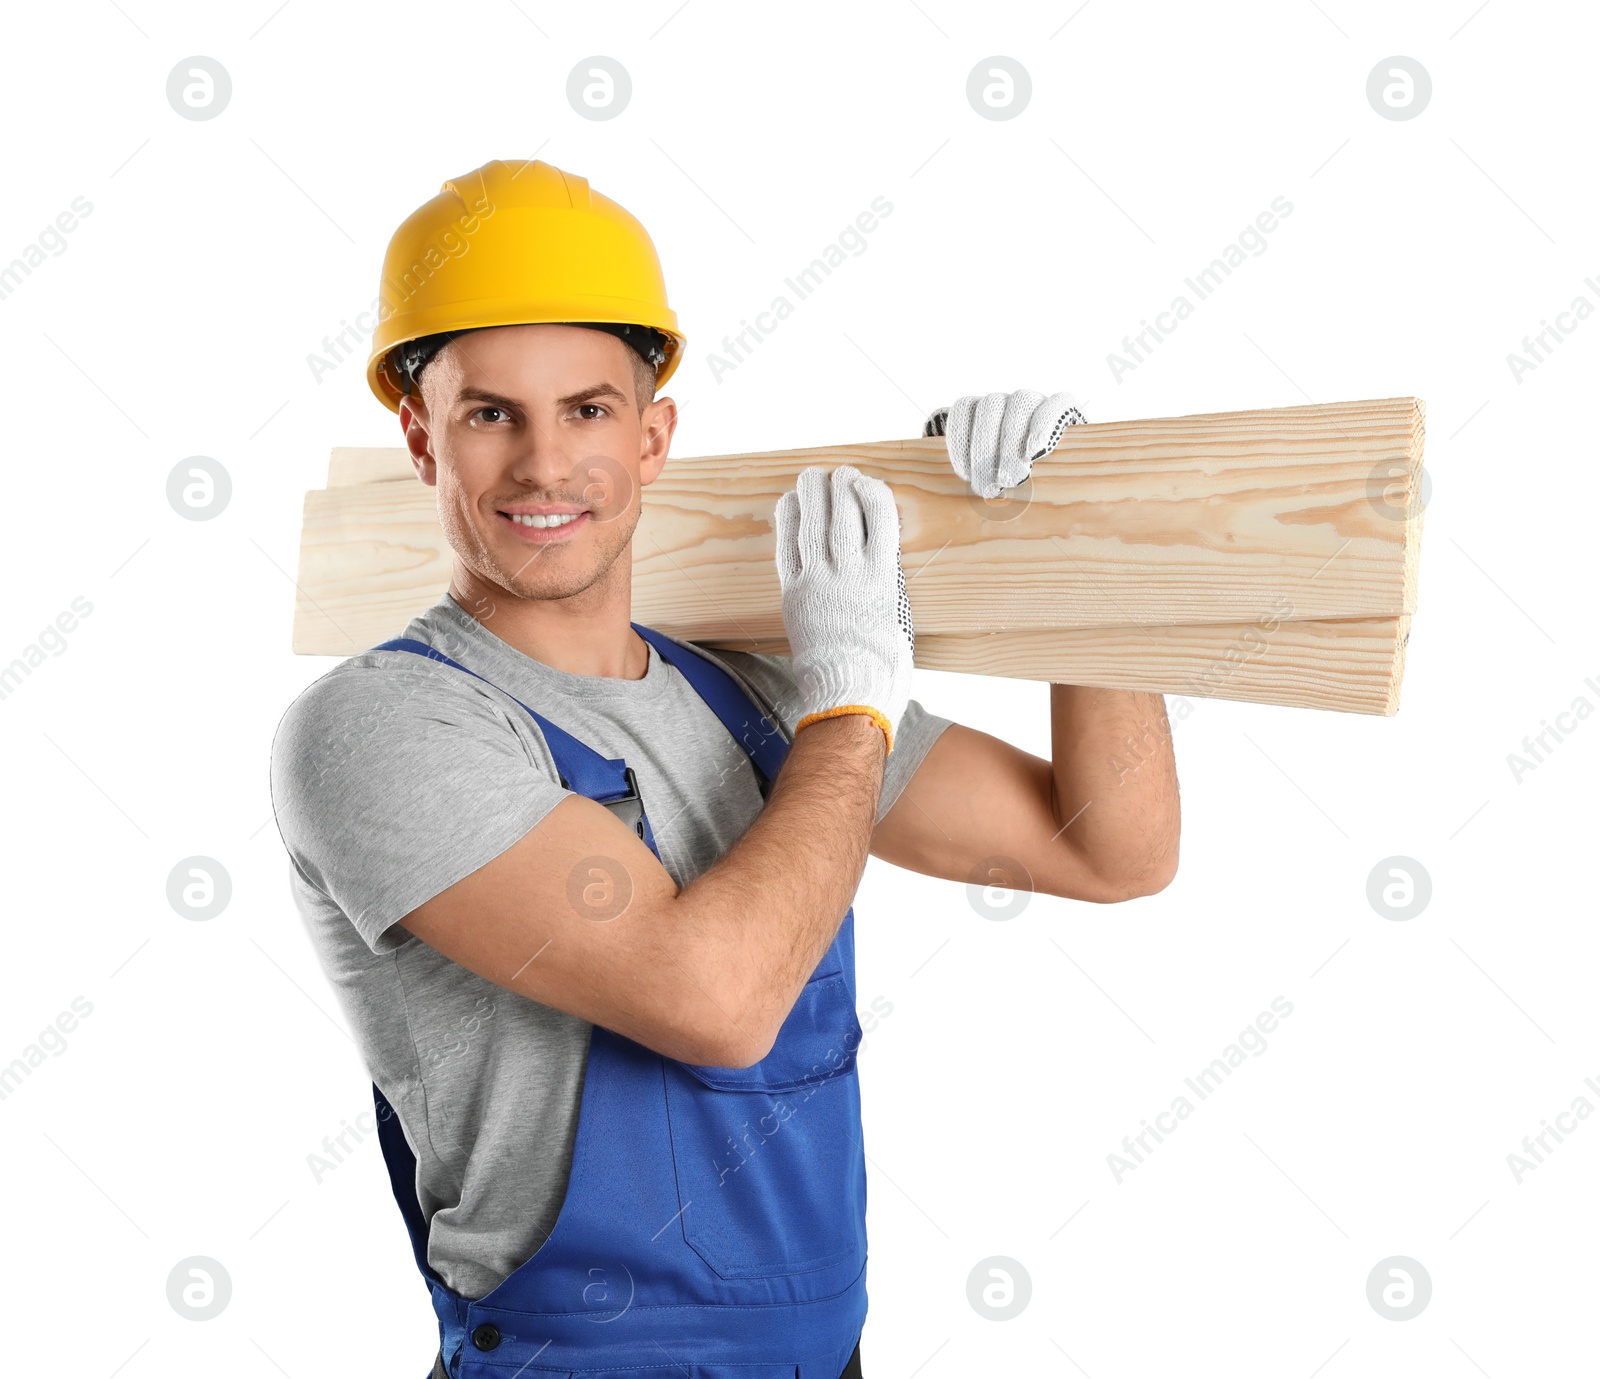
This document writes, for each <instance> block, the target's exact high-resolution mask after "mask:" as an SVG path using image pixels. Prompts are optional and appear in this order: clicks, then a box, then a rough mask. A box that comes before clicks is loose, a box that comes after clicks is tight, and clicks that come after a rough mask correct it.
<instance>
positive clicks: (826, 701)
mask: <svg viewBox="0 0 1600 1379" xmlns="http://www.w3.org/2000/svg"><path fill="white" fill-rule="evenodd" d="M773 524H774V526H775V527H776V528H777V533H778V549H777V562H778V583H779V585H780V586H781V587H782V590H783V625H784V629H785V630H786V631H787V632H788V634H789V650H790V652H791V653H792V656H793V665H794V677H795V683H796V685H797V686H798V687H799V690H800V697H801V708H802V713H801V718H800V722H799V725H798V726H799V727H800V728H805V727H808V726H809V725H810V724H812V723H815V722H818V721H819V720H821V719H824V718H833V717H835V716H837V715H839V714H844V713H864V714H866V715H868V716H869V717H870V718H871V719H872V720H873V721H874V722H875V723H877V725H878V726H879V727H880V728H882V729H883V735H884V738H885V739H886V742H887V749H888V750H889V751H891V752H892V751H893V750H894V734H895V729H896V728H898V727H899V724H900V717H901V715H902V714H903V713H905V709H906V703H907V701H908V700H909V699H910V697H911V655H912V647H913V634H912V630H911V604H910V601H909V600H908V599H907V598H906V581H905V575H904V574H903V573H902V572H901V569H900V514H899V513H898V512H897V511H896V510H895V505H894V495H893V494H892V493H891V492H890V491H889V486H888V485H887V484H886V483H884V482H883V481H882V480H881V479H869V478H868V477H867V476H866V475H865V474H863V473H861V471H860V470H858V469H856V468H855V467H854V466H853V465H847V464H845V465H840V466H839V467H838V468H837V469H835V470H834V471H833V473H832V475H831V476H830V475H829V473H828V471H827V470H826V469H824V468H822V467H821V466H820V465H813V466H812V467H811V468H810V469H805V470H802V471H801V473H800V476H799V478H798V479H797V480H796V484H795V487H794V488H793V489H791V490H790V491H789V492H788V493H785V494H784V495H783V497H781V498H780V499H778V507H777V511H776V513H775V514H774V518H773Z"/></svg>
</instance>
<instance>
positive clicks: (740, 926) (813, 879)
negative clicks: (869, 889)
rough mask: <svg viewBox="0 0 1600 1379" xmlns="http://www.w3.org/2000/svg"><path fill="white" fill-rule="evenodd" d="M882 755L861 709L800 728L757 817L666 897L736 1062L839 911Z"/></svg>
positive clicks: (767, 1040) (855, 870) (751, 1055)
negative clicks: (713, 997)
mask: <svg viewBox="0 0 1600 1379" xmlns="http://www.w3.org/2000/svg"><path fill="white" fill-rule="evenodd" d="M883 761H884V737H883V733H882V732H881V731H880V730H879V728H878V727H877V726H876V724H874V723H873V721H872V720H871V719H870V718H868V717H866V716H865V715H862V714H853V713H852V714H845V715H841V716H840V717H838V718H830V719H825V720H824V721H822V722H820V723H814V724H812V725H810V726H809V727H807V728H806V729H805V730H804V731H803V732H801V733H800V734H799V736H798V737H797V738H796V739H795V742H794V745H793V746H792V747H791V748H790V750H789V755H788V757H787V759H786V760H785V762H784V766H783V770H782V772H780V774H779V776H778V780H777V782H776V784H775V785H774V787H773V790H772V793H771V796H770V797H769V798H768V800H767V803H766V807H765V808H764V809H763V810H762V812H761V814H760V816H759V817H758V818H757V819H756V821H755V822H754V823H753V824H751V825H750V827H749V829H748V830H746V832H745V834H744V836H743V837H741V838H740V839H739V841H738V842H737V843H735V844H734V846H733V847H732V848H731V849H730V850H729V851H728V852H727V853H725V854H724V855H723V856H722V857H721V858H720V859H719V860H718V861H717V862H716V863H715V864H714V865H713V866H711V867H710V868H709V869H708V870H707V871H705V872H704V873H702V874H701V875H700V876H698V877H696V878H695V880H693V881H692V882H690V883H689V885H687V886H685V887H684V889H683V891H682V892H681V893H680V894H679V896H678V898H677V900H676V902H675V903H674V910H675V912H676V913H675V916H674V918H675V921H676V922H679V923H683V924H686V925H688V926H690V928H691V930H692V931H693V932H694V933H695V934H696V936H697V938H698V939H699V940H700V943H698V944H697V945H696V946H697V947H699V948H701V949H702V952H703V955H704V961H705V963H706V964H708V966H709V968H710V970H711V972H712V974H713V977H712V980H713V982H714V985H715V989H716V990H717V991H718V992H719V993H721V994H722V999H723V1000H724V1001H726V1002H728V1003H729V1005H730V1006H731V1009H729V1010H727V1011H726V1012H725V1013H726V1014H727V1015H728V1017H729V1020H730V1025H731V1028H732V1029H734V1030H736V1031H737V1032H736V1033H734V1034H733V1035H731V1037H732V1038H733V1039H734V1040H735V1042H736V1043H737V1044H738V1045H740V1046H741V1048H740V1052H739V1056H738V1058H737V1060H736V1061H737V1062H739V1063H741V1064H743V1063H748V1062H753V1061H755V1060H756V1059H758V1058H760V1057H761V1056H762V1055H763V1054H765V1053H766V1051H767V1048H768V1047H770V1045H771V1041H772V1039H773V1038H775V1037H776V1035H777V1032H778V1028H779V1027H780V1026H781V1025H782V1023H783V1020H784V1017H785V1016H786V1015H787V1014H788V1012H789V1010H790V1008H791V1007H792V1006H793V1005H794V1002H795V998H796V997H797V996H798V995H799V993H800V989H801V987H802V986H804V985H805V983H806V980H807V978H809V977H810V976H811V973H812V972H813V970H814V969H815V968H816V966H817V964H818V963H819V962H820V961H821V960H822V955H823V954H824V953H825V952H826V951H827V949H828V945H829V944H830V943H832V942H833V938H834V935H835V934H836V933H837V932H838V929H839V923H840V921H841V920H842V919H843V918H844V915H845V911H846V910H848V909H849V908H850V903H851V901H852V899H853V898H854V896H855V891H856V886H857V884H858V883H859V882H860V880H861V874H862V871H863V870H864V869H865V867H866V861H867V848H868V845H869V843H870V842H871V838H872V827H873V820H874V818H875V816H876V813H877V808H878V796H879V792H880V791H881V789H882V785H883Z"/></svg>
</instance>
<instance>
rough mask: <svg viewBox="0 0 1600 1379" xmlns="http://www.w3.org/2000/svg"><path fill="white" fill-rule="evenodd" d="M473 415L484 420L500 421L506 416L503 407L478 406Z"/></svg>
mask: <svg viewBox="0 0 1600 1379" xmlns="http://www.w3.org/2000/svg"><path fill="white" fill-rule="evenodd" d="M473 415H474V416H478V417H482V418H483V420H485V421H490V422H493V421H501V420H503V419H504V418H505V416H506V409H505V408H504V407H480V408H478V410H477V411H476V412H475V413H474V414H473Z"/></svg>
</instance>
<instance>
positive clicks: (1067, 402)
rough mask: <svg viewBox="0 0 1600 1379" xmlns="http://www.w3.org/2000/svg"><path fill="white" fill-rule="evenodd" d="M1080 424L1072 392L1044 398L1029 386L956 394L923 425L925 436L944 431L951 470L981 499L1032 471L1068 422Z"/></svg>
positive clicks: (988, 496) (1057, 439)
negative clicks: (1011, 390)
mask: <svg viewBox="0 0 1600 1379" xmlns="http://www.w3.org/2000/svg"><path fill="white" fill-rule="evenodd" d="M1083 424H1084V416H1083V413H1082V412H1080V411H1079V410H1078V404H1077V401H1076V399H1075V398H1074V397H1073V396H1072V394H1071V393H1052V394H1051V395H1050V396H1049V397H1046V396H1045V395H1044V394H1043V393H1036V392H1034V391H1033V390H1032V389H1031V388H1023V389H1021V390H1020V391H1018V392H1015V393H988V394H986V395H985V396H983V397H958V398H957V399H956V400H955V402H954V403H952V404H951V405H950V406H949V407H941V408H940V409H939V410H938V411H937V412H935V413H934V414H933V415H932V416H931V417H929V418H928V420H927V422H926V423H925V424H924V425H923V428H922V434H923V435H924V436H943V437H944V438H945V445H946V447H947V448H948V449H949V451H950V463H951V464H952V465H954V466H955V471H956V473H957V474H959V475H960V476H961V477H962V478H963V479H965V480H966V481H967V482H968V483H969V484H971V485H972V491H973V492H974V493H976V494H977V495H978V496H979V497H981V498H998V497H999V496H1000V492H1001V490H1002V489H1007V488H1015V487H1016V486H1017V485H1018V484H1020V483H1022V482H1023V480H1025V479H1026V478H1027V477H1028V475H1029V474H1030V473H1032V471H1033V462H1034V461H1035V460H1037V459H1038V458H1039V457H1040V456H1041V455H1048V454H1049V453H1050V452H1051V451H1052V450H1054V449H1055V448H1056V442H1057V441H1059V440H1060V439H1061V433H1062V432H1063V431H1065V430H1066V429H1067V427H1069V426H1081V425H1083Z"/></svg>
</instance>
